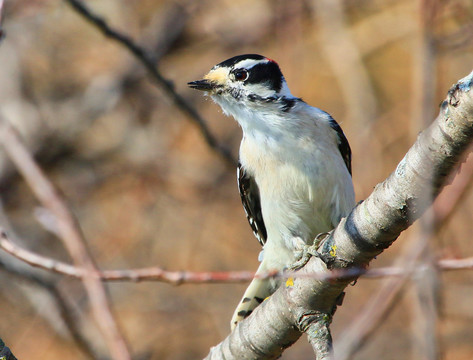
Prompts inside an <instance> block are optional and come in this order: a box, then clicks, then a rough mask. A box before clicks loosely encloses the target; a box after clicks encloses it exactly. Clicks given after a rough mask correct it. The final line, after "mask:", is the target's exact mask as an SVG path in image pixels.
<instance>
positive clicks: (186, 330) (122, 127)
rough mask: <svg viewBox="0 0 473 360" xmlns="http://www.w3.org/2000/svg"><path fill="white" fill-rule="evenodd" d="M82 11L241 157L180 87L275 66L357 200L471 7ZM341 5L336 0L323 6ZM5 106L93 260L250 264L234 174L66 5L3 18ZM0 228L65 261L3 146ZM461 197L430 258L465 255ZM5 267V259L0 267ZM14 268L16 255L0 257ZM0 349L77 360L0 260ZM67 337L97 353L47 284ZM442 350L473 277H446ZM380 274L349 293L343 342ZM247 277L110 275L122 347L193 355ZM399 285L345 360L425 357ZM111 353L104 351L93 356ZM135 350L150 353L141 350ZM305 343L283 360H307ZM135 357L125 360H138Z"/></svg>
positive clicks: (77, 306)
mask: <svg viewBox="0 0 473 360" xmlns="http://www.w3.org/2000/svg"><path fill="white" fill-rule="evenodd" d="M87 4H88V5H89V6H90V7H91V8H92V9H93V10H94V11H96V12H97V13H99V14H101V15H102V16H103V17H105V18H106V20H107V21H108V22H109V24H110V25H111V26H113V27H114V28H116V29H118V30H120V31H122V32H124V33H126V34H128V35H130V36H131V37H133V38H134V39H135V40H136V42H137V43H139V44H141V45H143V46H144V47H146V48H147V49H148V50H149V52H150V53H151V54H153V55H154V56H156V62H157V64H158V67H159V69H160V70H161V72H162V73H163V74H164V76H165V77H167V78H168V79H170V80H171V81H172V82H173V83H174V86H175V89H176V91H177V92H178V93H180V94H181V95H183V96H184V97H185V98H186V99H187V100H188V101H189V102H190V103H192V104H193V105H194V106H195V107H196V108H197V109H198V111H199V112H200V113H201V114H202V116H204V118H205V119H206V120H207V122H208V126H209V127H210V129H211V131H212V132H213V133H214V134H215V136H217V137H218V139H219V140H220V141H221V143H223V144H225V145H226V146H227V147H228V148H230V149H231V150H232V152H233V154H235V156H236V154H237V151H238V144H239V140H240V136H241V134H240V130H239V128H238V126H237V124H236V122H234V121H233V120H232V119H230V118H226V117H225V116H224V115H223V114H222V113H221V111H220V110H219V108H218V107H217V106H216V105H215V104H213V103H212V102H211V101H209V100H208V99H205V98H204V97H203V96H202V94H201V93H198V92H196V91H193V90H191V89H188V88H187V86H186V83H187V82H188V81H192V80H197V79H200V78H201V77H202V76H203V74H205V73H206V72H207V71H208V70H209V69H210V68H211V67H212V66H213V65H214V64H216V63H218V62H220V61H223V60H225V59H227V58H229V57H231V56H234V55H238V54H243V53H260V54H263V55H265V56H268V57H270V58H272V59H275V60H276V61H278V63H279V64H280V66H281V68H282V70H283V73H284V74H285V77H286V79H287V81H288V84H289V86H290V88H291V90H292V93H293V94H294V95H296V96H300V97H302V98H303V99H304V100H305V101H306V102H308V103H309V104H311V105H314V106H318V107H320V108H322V109H323V110H326V111H328V112H330V113H331V114H332V115H333V116H334V117H335V119H337V120H338V121H339V123H341V126H342V127H343V129H344V131H345V134H346V135H347V137H348V139H349V141H350V143H351V146H352V150H353V175H354V183H355V190H356V194H357V200H362V199H364V198H365V197H366V196H367V195H369V193H370V192H371V190H372V189H373V187H374V186H375V185H376V184H377V183H378V182H380V181H382V180H383V179H384V178H385V177H386V176H387V175H389V173H390V172H391V171H393V170H394V168H395V166H396V164H397V163H398V162H399V161H400V160H401V158H402V157H403V155H404V153H405V152H406V151H407V149H408V148H409V146H410V145H411V144H412V143H413V141H414V140H415V137H416V134H417V132H418V131H420V130H421V129H422V128H423V127H425V124H427V123H429V122H430V121H431V120H432V119H433V118H434V116H435V115H436V113H437V109H438V104H439V103H440V101H441V100H442V99H443V98H444V96H445V94H446V91H447V90H448V89H449V87H450V86H451V84H453V83H454V82H456V81H457V80H458V79H459V78H461V77H463V76H465V75H467V74H468V73H469V72H470V71H471V70H472V64H473V41H472V37H473V35H472V34H473V26H472V19H473V5H472V3H471V1H469V0H464V1H460V0H458V1H454V0H451V1H442V2H440V1H432V0H429V1H394V0H393V1H390V0H387V1H386V0H384V1H381V0H356V1H355V0H350V1H316V0H314V1H298V0H294V1H281V0H278V1H269V0H267V1H263V0H252V1H250V0H232V1H227V0H224V1H211V0H207V1H191V0H182V1H158V0H154V1H151V0H143V1H126V0H122V1H116V0H113V1H112V0H96V1H88V2H87ZM336 4H340V8H339V9H338V10H337V6H336ZM3 26H4V30H5V31H6V34H7V36H6V39H5V40H4V41H3V42H2V44H1V46H0V107H1V110H2V111H3V113H4V115H5V116H6V117H7V118H8V119H9V120H10V121H11V122H12V123H13V124H14V125H15V126H16V127H17V128H18V129H19V130H20V131H21V133H22V134H23V137H24V139H25V141H26V142H27V143H28V146H29V147H30V149H31V150H32V151H33V152H34V153H35V154H36V157H37V159H38V160H39V162H40V163H41V165H42V167H43V168H44V169H45V170H46V171H47V173H48V175H49V176H50V177H51V179H52V180H53V181H54V183H55V184H56V185H57V186H58V187H59V188H60V189H61V191H62V192H63V194H64V196H65V197H66V198H67V200H68V202H69V204H70V205H71V207H72V208H73V210H74V212H75V214H76V215H77V217H78V218H79V221H80V223H81V226H82V229H83V231H84V233H85V236H86V238H87V241H88V243H89V245H90V247H91V249H92V251H93V254H94V255H95V258H96V260H97V262H98V264H99V265H100V267H101V268H104V269H115V268H135V267H144V266H153V265H158V266H162V267H164V268H167V269H171V270H191V271H198V270H216V271H217V270H218V271H225V270H255V269H256V268H257V265H258V263H257V254H258V252H259V244H258V243H257V241H256V240H255V239H254V238H253V235H252V233H251V230H250V227H249V226H248V224H247V221H246V218H245V216H244V212H243V209H242V207H241V204H240V199H239V195H238V191H237V187H236V179H235V170H234V169H233V168H232V167H231V166H229V165H228V164H226V163H225V162H224V161H223V160H222V159H221V158H220V157H219V156H218V155H216V153H215V152H214V151H212V150H210V149H209V147H208V146H207V145H206V144H205V142H204V140H203V137H202V135H201V134H200V132H199V131H198V129H197V128H196V126H195V125H194V124H192V123H191V122H190V121H189V120H188V119H187V118H186V117H185V116H183V115H182V113H181V112H180V111H179V110H178V109H176V107H175V106H173V104H172V102H171V101H170V100H169V99H168V98H167V97H166V96H165V94H164V93H163V92H162V90H161V89H160V88H159V87H156V86H155V85H154V83H153V81H151V79H150V76H149V75H148V74H147V73H146V72H145V71H144V69H143V68H142V66H141V65H140V64H139V63H138V62H137V61H136V60H135V59H134V58H133V57H132V56H131V55H130V54H129V53H128V52H127V51H126V50H124V49H123V48H122V47H120V46H119V45H117V44H116V43H114V42H112V41H110V40H109V39H107V38H105V37H103V36H102V35H101V34H100V33H99V32H98V31H97V30H96V29H95V28H93V27H92V26H91V25H90V24H88V23H86V22H85V21H84V20H83V19H82V18H81V17H79V16H78V15H77V14H76V13H75V12H74V11H73V10H72V9H71V8H70V7H69V6H68V5H67V4H66V2H65V1H58V0H51V1H46V0H45V1H40V0H36V1H28V0H16V1H10V2H8V1H7V3H6V5H5V9H4V24H3ZM0 186H1V188H0V190H1V201H2V204H1V205H2V214H1V218H0V223H1V224H2V225H3V226H5V225H8V226H9V228H10V229H13V230H14V232H15V233H16V235H17V236H18V237H19V238H20V239H21V240H22V245H23V246H25V247H27V248H29V249H31V250H34V251H36V252H38V253H40V254H43V255H46V256H49V257H53V258H57V259H61V260H63V261H67V262H69V261H70V259H69V258H68V256H67V255H66V252H65V251H64V249H63V247H62V246H61V244H60V242H59V241H58V240H57V238H56V237H55V236H54V235H52V234H51V233H50V232H48V231H46V230H45V229H44V227H43V226H42V225H41V224H40V221H38V217H39V218H43V223H44V222H47V219H46V220H44V211H43V212H42V211H41V208H39V204H38V203H37V202H36V200H34V198H33V196H32V194H31V192H30V190H29V189H28V187H27V186H26V185H25V183H24V182H23V181H22V179H21V178H20V177H19V176H18V175H17V174H16V173H15V171H14V168H13V166H12V165H11V164H10V163H9V162H8V161H7V160H6V158H5V155H4V153H3V150H1V149H0ZM472 210H473V194H472V193H471V192H466V193H465V195H464V196H463V197H462V201H461V203H460V204H459V206H458V207H457V208H456V209H455V213H454V216H453V217H452V218H451V219H450V220H449V221H448V223H447V224H446V225H445V226H444V228H443V229H442V231H441V232H440V234H439V235H438V236H437V237H435V239H433V240H432V242H431V243H432V248H433V251H434V253H435V254H436V255H437V256H446V257H467V256H472V255H473V251H472V250H471V245H469V243H470V241H471V234H472V233H473V221H471V212H472ZM418 231H419V230H418V228H415V227H414V228H413V229H410V230H409V231H407V232H406V233H405V234H403V235H402V236H401V238H400V239H399V241H398V242H396V243H395V244H394V245H393V246H392V247H391V248H390V249H389V250H388V251H386V253H385V254H383V255H381V256H379V257H378V259H377V260H376V261H374V262H373V264H372V266H373V267H379V266H386V265H389V264H392V263H393V261H394V259H395V258H396V256H398V255H399V254H400V253H401V248H402V247H403V246H404V248H405V249H406V250H404V251H407V252H408V251H409V247H408V246H409V241H412V240H413V238H414V237H415V236H416V234H417V235H418ZM6 258H7V256H6V255H4V254H2V255H1V257H0V259H1V260H2V264H3V262H5V261H7V260H5V259H6ZM8 261H10V260H8ZM0 266H1V267H0V270H1V271H0V286H1V292H0V314H1V320H0V337H1V338H3V340H5V342H6V343H7V345H8V346H9V347H10V348H11V349H12V350H13V352H14V353H15V355H16V356H17V357H18V358H19V359H33V358H34V359H46V358H47V359H66V358H67V359H86V358H87V357H86V356H85V355H84V354H83V352H81V350H80V349H79V347H78V346H77V345H76V344H75V343H74V342H73V341H72V340H71V338H70V336H69V335H68V332H67V330H66V329H65V327H64V325H63V322H62V321H61V316H60V314H59V313H58V311H57V306H56V305H55V303H54V302H53V301H52V300H51V296H50V294H49V292H48V291H46V290H45V289H44V288H41V287H40V286H37V285H33V284H31V282H30V281H27V280H24V279H22V278H21V277H18V276H16V275H12V274H11V273H10V272H7V271H4V270H3V269H2V268H3V265H1V264H0ZM53 279H54V280H55V281H57V282H58V286H59V288H60V289H62V291H64V293H66V294H67V295H68V299H69V301H70V303H72V304H74V311H75V315H77V316H78V317H79V318H80V319H81V322H80V328H81V329H82V331H84V333H86V334H87V337H88V338H89V340H90V341H91V343H93V344H94V346H96V347H97V348H98V351H99V352H100V351H105V350H103V349H104V347H103V344H102V342H101V341H100V337H99V336H98V335H97V334H98V332H97V330H96V329H95V326H94V324H93V321H92V320H91V317H90V311H89V307H88V304H87V299H86V297H85V295H84V292H83V290H82V287H81V284H80V282H78V281H75V280H70V279H66V278H62V277H53ZM439 279H440V282H439V286H440V287H439V292H438V294H439V298H438V300H439V310H440V321H439V323H438V329H437V330H438V333H439V340H440V345H441V349H442V354H443V357H444V358H445V359H456V360H461V359H471V358H473V346H472V343H473V327H472V325H471V321H472V318H473V310H472V307H471V301H472V300H471V296H472V293H473V286H472V282H473V272H472V271H470V270H466V271H461V272H456V273H448V274H442V275H441V276H440V277H439ZM381 282H382V280H360V281H358V283H357V285H356V286H354V287H350V288H349V289H347V295H346V297H345V301H344V304H343V306H342V307H341V308H339V310H338V312H337V314H336V316H335V320H334V323H333V334H334V338H335V346H336V345H337V341H341V340H340V339H338V338H337V336H338V335H339V334H340V333H341V330H343V329H344V328H345V327H346V325H347V324H349V323H350V321H351V320H352V319H353V318H354V317H356V315H357V314H358V313H359V312H360V309H361V308H362V306H363V304H364V303H365V302H366V301H367V300H368V299H369V298H370V296H371V295H372V294H373V293H374V292H375V291H376V290H377V289H378V288H379V287H380V285H381ZM245 286H246V285H243V284H242V285H232V284H223V285H222V284H212V285H182V286H178V287H176V286H170V285H167V284H162V283H149V282H148V283H139V284H135V283H113V284H109V285H108V290H109V292H110V294H111V297H112V299H113V304H114V309H115V311H116V314H117V316H118V319H119V322H120V324H121V327H122V329H123V331H124V333H125V334H126V337H127V339H128V340H129V342H130V344H131V347H132V349H133V351H134V353H135V354H137V355H140V356H142V358H152V359H197V358H202V357H203V356H205V354H207V352H208V350H209V348H210V347H211V346H213V345H215V344H217V343H218V342H219V341H221V340H222V339H223V338H224V337H225V336H226V335H227V334H228V332H229V320H230V316H231V314H232V312H233V309H234V307H235V306H236V304H237V302H238V300H239V299H240V296H241V294H242V293H243V291H244V289H245ZM414 294H415V292H414V291H413V286H412V283H409V284H408V285H407V286H406V288H405V291H404V292H403V295H402V296H401V297H399V299H398V300H397V305H396V306H395V307H394V308H393V309H392V311H391V313H390V315H389V316H388V317H387V318H386V319H385V320H384V321H383V322H382V325H381V326H380V327H379V328H378V329H377V330H376V334H375V335H374V336H373V337H372V338H371V339H370V341H369V343H368V345H367V346H366V347H364V348H363V349H362V350H361V351H360V352H359V353H358V354H357V355H356V357H355V358H356V359H378V358H383V359H417V358H421V355H420V353H419V350H418V347H417V343H418V341H419V336H420V335H421V334H419V332H418V330H416V327H415V323H416V316H417V315H418V312H419V309H418V306H419V305H418V302H417V300H416V296H415V295H414ZM104 353H106V352H104ZM147 356H149V357H147ZM312 356H313V355H312V350H311V349H310V346H309V345H308V344H307V342H306V340H305V339H304V338H301V340H300V341H299V342H298V343H297V344H296V345H294V346H293V347H292V348H291V349H289V350H288V351H286V352H285V353H284V355H283V357H282V359H309V358H312ZM137 358H138V357H137Z"/></svg>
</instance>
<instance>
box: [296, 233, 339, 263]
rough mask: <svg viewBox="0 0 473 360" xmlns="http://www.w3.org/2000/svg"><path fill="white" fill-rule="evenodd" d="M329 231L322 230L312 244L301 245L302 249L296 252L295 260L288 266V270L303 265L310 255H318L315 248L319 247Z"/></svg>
mask: <svg viewBox="0 0 473 360" xmlns="http://www.w3.org/2000/svg"><path fill="white" fill-rule="evenodd" d="M330 233H331V232H324V233H320V234H318V235H317V236H316V237H315V239H314V243H313V244H312V245H303V247H302V249H301V250H299V251H298V252H297V255H296V257H297V261H296V262H295V263H294V264H292V265H291V266H290V267H289V270H292V271H296V270H299V269H301V268H303V267H304V266H305V264H307V263H308V262H309V260H310V258H311V257H312V256H317V257H320V254H319V252H318V251H317V249H318V248H319V246H320V244H321V243H322V241H323V240H325V239H326V238H327V237H328V236H329V235H330Z"/></svg>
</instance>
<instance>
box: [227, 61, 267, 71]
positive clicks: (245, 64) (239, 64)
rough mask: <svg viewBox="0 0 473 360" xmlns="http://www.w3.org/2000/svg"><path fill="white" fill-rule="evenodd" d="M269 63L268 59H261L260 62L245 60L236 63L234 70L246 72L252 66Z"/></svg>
mask: <svg viewBox="0 0 473 360" xmlns="http://www.w3.org/2000/svg"><path fill="white" fill-rule="evenodd" d="M267 62H269V60H268V59H262V60H255V59H245V60H242V61H240V62H237V63H236V64H235V66H234V68H235V69H239V68H245V69H247V70H250V69H251V68H252V67H253V66H255V65H258V64H265V63H267Z"/></svg>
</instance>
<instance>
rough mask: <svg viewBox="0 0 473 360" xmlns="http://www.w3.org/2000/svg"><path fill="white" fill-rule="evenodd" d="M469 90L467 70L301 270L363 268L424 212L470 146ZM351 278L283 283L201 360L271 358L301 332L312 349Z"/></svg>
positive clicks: (472, 98)
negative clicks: (432, 116)
mask: <svg viewBox="0 0 473 360" xmlns="http://www.w3.org/2000/svg"><path fill="white" fill-rule="evenodd" d="M471 87H473V72H472V73H471V74H470V75H469V76H467V77H465V78H464V79H462V80H460V81H459V82H458V83H457V84H455V85H454V86H453V87H452V88H451V89H450V91H449V93H448V96H447V99H446V100H445V101H444V102H443V103H442V106H441V109H440V114H439V116H438V117H437V119H436V121H434V122H433V123H432V125H431V126H430V127H429V128H427V129H426V130H425V131H423V132H422V133H420V134H419V136H418V138H417V141H416V142H415V144H414V145H413V146H412V148H411V149H410V150H409V151H408V153H407V154H406V156H405V157H404V158H403V159H402V160H401V162H400V163H399V165H398V166H397V168H396V170H395V171H394V172H393V173H392V174H391V175H390V176H389V177H388V178H387V179H386V180H385V181H384V182H382V183H380V184H378V185H377V186H376V188H375V190H374V191H373V193H372V194H371V195H370V196H369V197H368V198H367V199H366V200H365V201H363V202H362V203H360V204H359V205H358V206H356V207H355V209H353V211H352V212H351V213H350V215H349V216H348V217H347V218H346V219H343V220H342V221H341V222H340V224H339V225H338V226H337V228H336V229H335V231H334V232H333V233H332V235H331V236H330V238H328V239H327V240H326V241H324V242H323V244H322V246H321V248H319V252H320V254H321V255H320V257H313V258H312V259H311V260H310V261H309V262H308V264H307V265H306V266H305V267H304V268H303V269H301V270H300V271H301V272H302V273H313V272H317V271H323V270H325V271H329V270H330V269H340V268H348V267H357V268H359V267H361V268H365V267H367V266H368V264H369V262H370V261H371V260H372V259H373V258H374V257H375V256H376V255H378V254H380V253H381V252H382V251H383V250H385V249H386V248H388V247H389V246H390V245H391V244H392V242H393V241H394V240H396V238H397V237H398V236H399V234H400V233H401V232H402V231H404V230H405V229H406V228H407V227H409V226H410V225H411V224H412V223H413V222H414V221H415V220H417V219H418V218H419V217H420V216H421V215H422V214H423V213H424V211H425V210H426V208H427V207H428V206H430V204H431V203H432V201H433V199H434V198H435V197H436V196H437V195H438V193H439V192H440V190H441V189H442V187H443V185H444V182H445V179H446V177H447V175H448V174H449V173H450V172H451V171H452V169H453V168H454V166H455V165H456V164H457V163H458V161H459V159H460V156H461V155H462V153H463V152H464V151H465V150H466V148H467V147H468V145H469V144H470V143H471V141H472V136H473V91H470V90H471ZM355 278H356V277H353V278H351V279H347V278H343V279H338V280H337V281H334V280H333V279H332V280H314V279H310V278H303V277H298V278H295V279H294V280H293V281H288V282H287V283H286V286H282V287H281V288H280V289H279V290H278V291H277V292H276V293H275V294H274V295H272V296H271V297H270V298H269V299H268V300H267V301H265V302H263V303H262V304H261V305H260V306H258V308H256V309H255V311H254V312H253V314H252V315H251V316H250V317H249V318H247V319H246V320H245V321H243V322H241V323H239V325H238V326H237V328H236V329H235V331H234V332H233V333H231V334H230V335H229V336H228V337H227V338H226V339H225V340H224V341H223V342H222V343H220V344H219V345H217V346H215V347H213V348H212V349H211V351H210V353H209V355H208V356H207V359H227V360H229V359H274V358H277V357H278V356H279V355H280V354H281V353H282V352H283V351H284V349H285V348H287V347H289V346H290V345H291V344H293V343H294V342H295V341H296V340H297V339H298V338H299V337H300V336H301V334H302V332H304V331H307V333H308V334H309V335H310V336H309V338H310V341H311V344H312V345H313V347H314V348H315V346H314V341H315V340H314V338H313V336H314V333H313V329H316V328H317V327H318V328H324V329H327V331H328V324H329V323H330V319H331V316H332V315H333V313H334V311H335V309H336V306H337V304H338V303H339V301H340V299H341V297H342V295H343V294H342V293H343V290H344V289H345V287H346V286H347V285H348V284H349V283H350V282H351V281H353V280H354V279H355ZM321 321H322V322H323V323H320V322H321ZM314 323H318V324H317V325H314ZM324 324H326V325H324ZM321 334H322V337H323V338H325V339H326V340H325V341H326V342H327V344H326V345H325V346H323V344H320V343H317V342H316V341H315V343H316V346H321V347H322V353H319V354H318V358H325V356H326V355H324V354H325V353H326V349H329V348H330V344H329V341H330V336H329V332H328V333H325V332H321Z"/></svg>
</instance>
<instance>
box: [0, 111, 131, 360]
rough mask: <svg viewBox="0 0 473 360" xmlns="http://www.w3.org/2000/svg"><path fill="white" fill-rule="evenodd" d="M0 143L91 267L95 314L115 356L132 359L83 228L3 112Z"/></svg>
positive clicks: (75, 255)
mask: <svg viewBox="0 0 473 360" xmlns="http://www.w3.org/2000/svg"><path fill="white" fill-rule="evenodd" d="M0 142H1V143H2V144H3V146H4V148H5V150H6V152H7V154H8V156H9V157H10V159H11V160H12V161H13V163H14V164H15V165H16V167H17V169H18V171H19V172H20V173H21V174H22V175H23V177H24V178H25V180H26V182H27V183H28V185H29V186H30V188H31V190H32V191H33V193H34V195H35V196H36V197H37V198H38V200H39V201H40V202H41V203H42V204H43V206H44V207H45V208H47V209H48V210H49V211H50V212H51V213H52V214H53V215H54V216H55V217H56V219H57V225H58V232H59V234H60V238H61V240H62V241H63V243H64V246H65V247H66V249H67V250H68V252H69V255H70V256H71V258H72V259H73V261H74V263H75V265H76V266H78V267H80V268H84V269H87V272H86V273H84V276H83V277H82V281H83V284H84V287H85V290H86V292H87V295H88V297H89V299H90V303H91V307H92V313H93V315H94V318H95V320H96V323H97V325H98V327H99V329H100V331H101V332H102V334H103V336H104V338H105V341H106V343H107V346H108V349H109V351H110V353H111V355H112V357H113V358H114V359H123V360H129V359H131V355H130V351H129V350H128V345H127V343H126V341H125V339H124V337H123V335H122V334H121V332H120V330H119V328H118V325H117V322H116V320H115V318H114V315H113V313H112V310H111V308H110V303H109V300H108V296H107V292H106V291H105V288H104V286H103V284H102V282H101V281H100V279H99V277H98V275H97V274H98V272H99V270H98V268H97V266H96V265H95V263H94V261H93V259H92V256H91V254H90V252H89V250H88V249H87V246H86V244H85V240H84V238H83V235H82V231H81V229H80V227H79V225H78V223H77V221H76V219H75V218H74V216H73V215H72V213H71V212H70V210H69V209H68V207H67V206H66V204H65V203H64V201H63V200H62V198H61V196H60V195H59V193H58V191H57V190H56V189H55V188H54V186H53V184H52V183H51V182H50V181H49V180H48V179H47V177H46V176H45V174H44V173H43V171H42V170H41V169H40V168H39V166H38V165H37V164H36V162H35V161H34V159H33V157H32V156H31V154H30V153H29V152H28V150H27V149H26V147H25V146H24V145H23V143H22V142H21V141H20V139H19V138H18V136H17V134H16V133H15V131H14V129H13V128H12V127H11V126H10V124H9V123H8V122H7V121H6V120H5V119H3V118H2V117H1V115H0Z"/></svg>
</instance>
